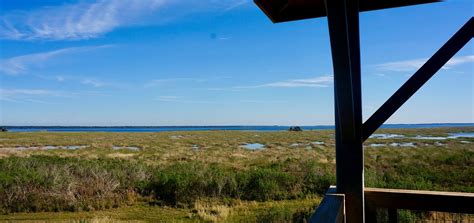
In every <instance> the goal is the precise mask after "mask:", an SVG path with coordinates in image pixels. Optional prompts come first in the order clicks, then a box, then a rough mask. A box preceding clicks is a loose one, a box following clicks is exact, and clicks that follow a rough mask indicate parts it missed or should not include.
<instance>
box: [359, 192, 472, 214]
mask: <svg viewBox="0 0 474 223" xmlns="http://www.w3.org/2000/svg"><path fill="white" fill-rule="evenodd" d="M365 200H366V202H367V203H368V204H370V205H372V206H374V207H377V208H389V209H408V210H424V211H440V212H453V213H468V214H474V193H459V192H442V191H423V190H399V189H381V188H365Z"/></svg>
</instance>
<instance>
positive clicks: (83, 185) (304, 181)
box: [0, 156, 334, 212]
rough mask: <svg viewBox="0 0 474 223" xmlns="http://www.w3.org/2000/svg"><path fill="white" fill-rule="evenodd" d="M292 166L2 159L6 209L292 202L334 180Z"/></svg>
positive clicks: (0, 197)
mask: <svg viewBox="0 0 474 223" xmlns="http://www.w3.org/2000/svg"><path fill="white" fill-rule="evenodd" d="M290 167H291V168H295V165H294V163H282V164H270V165H267V166H262V167H253V168H250V169H244V170H236V169H232V168H226V167H222V166H219V165H215V164H210V165H209V164H205V163H201V162H182V163H175V164H172V165H170V166H166V167H158V166H152V165H146V164H144V163H140V162H135V161H127V160H118V159H96V160H84V159H78V158H59V157H52V156H32V157H28V158H21V157H9V158H5V159H0V211H1V212H20V211H26V212H32V211H33V212H34V211H75V210H100V209H105V208H111V207H118V206H122V205H127V204H133V203H135V202H137V201H138V200H147V201H150V202H153V203H158V204H160V203H162V204H166V205H172V206H178V207H190V206H192V205H194V204H195V202H196V201H197V200H198V199H200V198H216V199H243V200H257V201H267V200H282V199H294V198H301V197H305V196H309V195H316V194H318V193H320V192H321V191H324V190H325V188H327V187H328V186H329V185H330V184H333V183H334V177H333V174H330V173H326V172H324V171H327V170H326V169H324V167H318V165H314V164H311V163H299V164H298V165H297V168H296V169H290ZM308 167H312V168H308ZM318 168H319V172H320V174H321V176H323V177H321V178H317V177H316V176H315V173H318ZM331 176H332V177H331ZM318 179H319V180H318Z"/></svg>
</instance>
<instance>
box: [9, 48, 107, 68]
mask: <svg viewBox="0 0 474 223" xmlns="http://www.w3.org/2000/svg"><path fill="white" fill-rule="evenodd" d="M111 46H112V45H100V46H85V47H69V48H63V49H59V50H54V51H48V52H41V53H33V54H26V55H21V56H16V57H11V58H7V59H2V60H0V72H2V73H5V74H8V75H17V74H21V73H25V72H27V71H28V70H29V68H30V67H33V66H39V65H43V64H44V63H45V62H47V61H48V60H51V59H53V58H55V57H58V56H62V55H65V54H73V53H80V52H87V51H91V50H96V49H101V48H107V47H111Z"/></svg>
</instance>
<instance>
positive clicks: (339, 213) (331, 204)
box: [309, 186, 345, 223]
mask: <svg viewBox="0 0 474 223" xmlns="http://www.w3.org/2000/svg"><path fill="white" fill-rule="evenodd" d="M344 209H345V206H344V194H338V193H336V187H334V186H331V188H330V189H329V190H328V192H327V193H326V194H325V196H324V198H323V200H322V201H321V203H320V204H319V206H318V208H317V209H316V212H315V213H314V214H313V215H312V216H311V218H310V220H309V222H315V223H319V222H328V223H344V222H345V218H344Z"/></svg>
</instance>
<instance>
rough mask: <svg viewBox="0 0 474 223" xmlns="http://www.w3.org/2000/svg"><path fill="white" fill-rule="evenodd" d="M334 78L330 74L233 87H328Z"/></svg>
mask: <svg viewBox="0 0 474 223" xmlns="http://www.w3.org/2000/svg"><path fill="white" fill-rule="evenodd" d="M333 81H334V78H333V76H331V75H324V76H320V77H314V78H308V79H293V80H286V81H279V82H272V83H267V84H261V85H254V86H238V87H235V88H275V87H280V88H299V87H329V86H330V84H331V83H333Z"/></svg>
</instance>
